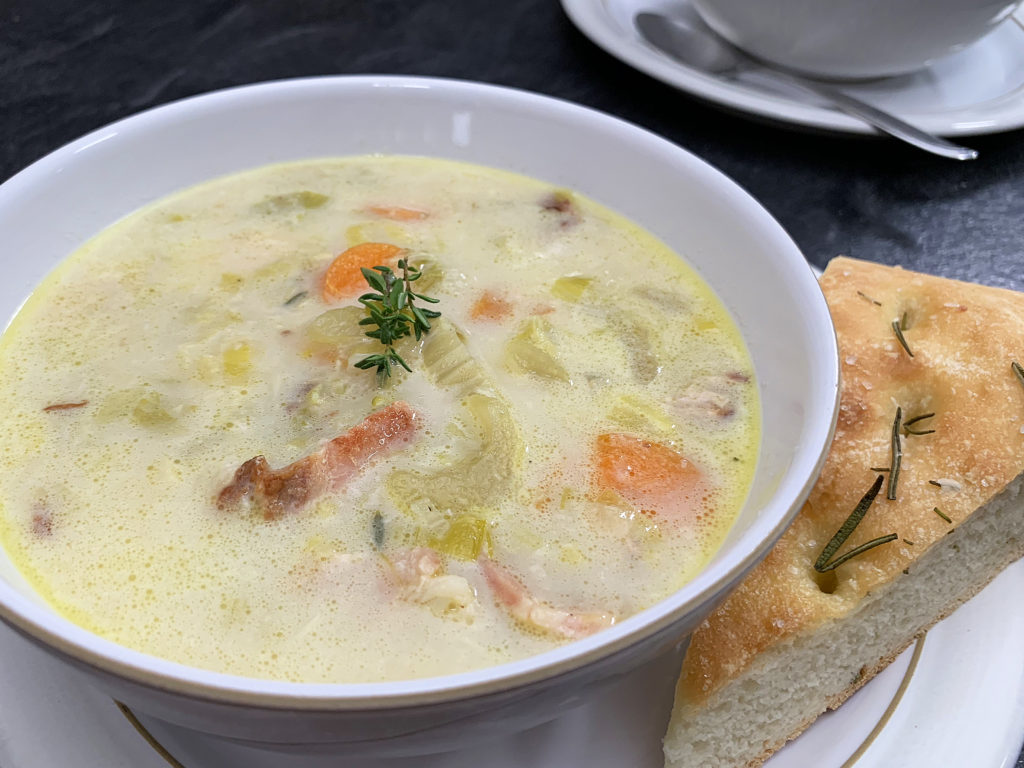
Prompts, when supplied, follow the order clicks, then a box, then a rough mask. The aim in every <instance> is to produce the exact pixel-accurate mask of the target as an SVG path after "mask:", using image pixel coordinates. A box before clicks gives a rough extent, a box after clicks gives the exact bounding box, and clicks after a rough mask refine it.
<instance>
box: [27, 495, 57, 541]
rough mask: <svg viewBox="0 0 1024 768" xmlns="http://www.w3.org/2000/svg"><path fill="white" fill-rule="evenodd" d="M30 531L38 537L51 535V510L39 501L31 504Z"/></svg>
mask: <svg viewBox="0 0 1024 768" xmlns="http://www.w3.org/2000/svg"><path fill="white" fill-rule="evenodd" d="M32 533H34V534H35V535H36V536H38V537H39V538H40V539H45V538H47V537H49V536H52V535H53V512H51V511H50V508H49V507H48V506H46V504H44V503H43V502H41V501H40V502H37V503H36V504H34V505H33V506H32Z"/></svg>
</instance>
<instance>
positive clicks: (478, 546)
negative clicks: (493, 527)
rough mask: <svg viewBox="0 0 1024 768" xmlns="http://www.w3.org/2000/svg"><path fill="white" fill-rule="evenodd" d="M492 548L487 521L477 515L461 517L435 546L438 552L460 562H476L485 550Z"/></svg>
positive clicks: (453, 522)
mask: <svg viewBox="0 0 1024 768" xmlns="http://www.w3.org/2000/svg"><path fill="white" fill-rule="evenodd" d="M485 547H487V548H488V549H489V548H490V534H489V532H488V530H487V521H486V520H484V519H483V518H482V517H477V516H475V515H461V516H459V517H457V518H455V520H453V521H452V524H451V526H449V528H448V530H447V531H446V532H445V534H444V536H442V537H441V538H440V539H439V540H438V541H437V542H436V544H435V548H436V549H437V551H438V552H441V553H443V554H446V555H450V556H452V557H454V558H456V559H458V560H476V559H477V558H478V557H480V553H481V552H483V551H484V548H485Z"/></svg>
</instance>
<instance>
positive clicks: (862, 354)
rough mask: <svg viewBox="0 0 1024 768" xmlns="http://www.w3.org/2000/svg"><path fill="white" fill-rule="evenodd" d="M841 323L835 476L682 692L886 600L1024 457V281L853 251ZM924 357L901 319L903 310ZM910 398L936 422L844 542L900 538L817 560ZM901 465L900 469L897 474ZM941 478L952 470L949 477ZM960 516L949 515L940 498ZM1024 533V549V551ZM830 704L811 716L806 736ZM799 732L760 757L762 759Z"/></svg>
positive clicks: (867, 481) (880, 458)
mask: <svg viewBox="0 0 1024 768" xmlns="http://www.w3.org/2000/svg"><path fill="white" fill-rule="evenodd" d="M821 287H822V290H823V291H824V293H825V297H826V299H827V301H828V304H829V307H830V310H831V312H832V317H833V320H834V322H835V326H836V334H837V337H838V341H839V354H840V363H841V373H842V388H841V397H840V412H839V421H838V426H837V430H836V436H835V440H834V442H833V445H832V447H831V449H830V452H829V455H828V458H827V460H826V462H825V465H824V468H823V471H822V474H821V477H820V478H819V480H818V482H817V484H816V485H815V487H814V489H813V490H812V492H811V494H810V497H809V498H808V501H807V503H806V504H805V505H804V507H803V508H802V509H801V511H800V513H799V515H798V516H797V518H796V520H795V521H794V523H793V525H792V526H791V528H790V529H789V530H788V531H787V532H786V533H785V534H784V535H783V536H782V538H781V539H780V540H779V542H778V544H777V545H776V546H775V547H774V548H773V549H772V551H771V552H770V553H769V555H768V556H767V558H765V560H764V561H763V562H762V563H761V564H760V565H759V566H758V567H757V568H755V569H754V571H753V572H752V573H751V574H750V575H749V576H748V577H747V578H746V579H745V580H744V581H743V582H742V583H741V585H740V586H739V587H738V588H737V589H736V590H735V591H734V592H733V593H732V594H731V595H730V596H729V597H728V598H727V599H726V601H725V602H724V603H723V604H722V605H721V606H720V607H719V608H718V609H717V610H716V611H715V612H714V613H713V614H712V615H711V616H710V617H709V618H708V619H707V620H706V621H705V622H704V623H703V624H702V625H701V626H700V627H699V628H698V629H697V631H696V632H695V633H694V635H693V638H692V640H691V644H690V647H689V651H688V653H687V656H686V659H685V660H684V663H683V670H682V675H681V677H680V680H679V686H678V690H677V706H679V705H680V702H683V701H685V702H686V706H687V707H693V706H698V707H699V706H701V703H702V702H704V701H706V700H707V699H708V697H711V696H713V695H714V694H715V693H716V692H718V691H720V690H721V689H722V688H723V687H724V686H726V685H727V684H728V683H730V682H731V681H733V680H735V679H736V678H738V677H740V676H743V675H744V674H745V673H747V672H748V671H749V670H750V668H751V665H752V664H753V663H754V662H755V661H756V659H757V658H758V655H759V654H761V653H763V652H765V651H766V650H768V649H770V648H773V647H775V646H777V645H778V644H780V643H783V642H785V641H788V640H791V639H798V638H800V637H801V636H805V635H809V634H811V633H816V632H819V631H830V630H829V629H827V628H826V629H824V630H823V627H824V625H825V624H826V623H828V622H840V621H842V620H844V619H846V618H849V617H851V616H852V615H853V614H854V613H855V612H856V611H857V610H858V608H859V607H861V606H862V605H864V604H865V601H867V600H869V599H873V596H874V597H877V598H881V597H883V593H884V592H886V591H888V590H889V588H891V587H892V585H894V584H896V583H897V582H898V581H899V580H900V579H901V578H903V576H904V574H905V572H907V571H908V570H909V569H912V568H913V567H914V564H915V562H917V561H918V560H919V559H920V558H921V557H922V556H923V555H924V554H925V553H926V552H928V550H929V549H930V548H932V547H933V546H934V545H935V544H936V543H937V542H940V541H942V540H943V539H944V538H945V537H946V536H947V535H948V534H950V533H951V532H952V531H953V530H955V529H956V528H957V527H958V526H959V525H960V524H962V523H963V522H964V521H966V520H967V519H968V518H969V517H970V516H971V515H972V513H974V512H975V510H977V509H979V508H982V507H984V506H985V505H986V504H987V503H988V502H989V501H990V500H991V499H992V498H993V497H994V496H995V495H996V494H998V493H999V492H1000V491H1001V490H1003V489H1004V488H1005V487H1006V486H1007V485H1008V484H1009V483H1011V482H1012V481H1013V480H1014V479H1015V478H1016V477H1017V476H1018V475H1020V474H1021V472H1022V470H1024V386H1022V383H1021V382H1020V381H1019V380H1018V379H1017V377H1016V376H1015V375H1014V373H1013V371H1012V369H1011V362H1012V361H1014V360H1022V361H1024V295H1022V294H1019V293H1015V292H1013V291H1008V290H1003V289H998V288H991V287H984V286H978V285H973V284H969V283H962V282H957V281H952V280H948V279H943V278H938V277H932V276H928V275H922V274H918V273H914V272H909V271H905V270H902V269H900V268H894V267H887V266H883V265H879V264H874V263H870V262H863V261H858V260H854V259H848V258H843V257H840V258H837V259H834V260H833V261H832V262H831V263H830V264H829V266H828V269H827V270H826V271H825V274H824V275H823V276H822V278H821ZM904 315H905V318H906V319H905V324H906V330H905V331H903V335H904V337H905V340H906V343H907V345H908V346H909V348H910V352H912V353H913V356H911V355H910V354H909V353H908V351H907V350H906V349H904V348H903V346H902V345H901V343H900V341H899V340H898V339H897V334H896V333H895V331H894V330H893V328H892V323H893V322H894V321H895V322H897V323H901V322H903V319H904ZM897 406H899V407H900V408H901V410H902V415H903V420H904V422H905V421H907V420H909V419H912V418H914V417H916V416H920V415H923V414H926V413H934V414H935V415H934V416H933V417H931V418H929V419H923V420H921V421H919V422H917V423H916V424H914V428H915V429H917V430H926V429H934V430H935V432H934V433H932V434H925V435H903V434H902V431H901V443H902V448H903V457H902V463H901V470H900V472H899V475H898V482H897V485H896V499H895V500H889V499H886V498H885V486H884V485H883V490H882V493H881V494H879V496H878V498H877V499H876V501H875V503H874V504H873V505H872V507H871V508H870V509H869V511H868V513H867V514H866V516H865V517H864V519H863V521H862V522H861V524H860V525H859V526H858V528H857V529H856V530H855V531H854V533H853V534H852V535H851V536H850V538H849V539H848V540H847V542H846V543H845V544H844V545H843V546H842V547H841V549H840V553H841V552H845V551H847V550H849V549H850V548H852V547H855V546H857V545H859V544H862V543H864V542H867V541H869V540H871V539H874V538H876V537H879V536H884V535H886V534H890V533H896V534H898V536H899V538H898V539H897V540H896V541H893V542H891V543H888V544H884V545H882V546H878V547H876V548H874V549H872V550H870V551H868V552H865V553H863V554H861V555H859V556H857V557H855V558H853V559H852V560H850V561H848V562H846V563H844V564H843V565H841V566H839V567H838V568H837V569H836V570H835V572H834V579H833V577H832V576H830V575H828V574H825V575H823V574H819V573H817V572H816V571H815V570H814V563H815V561H816V560H817V558H818V556H819V554H820V553H821V551H822V548H823V547H824V546H825V544H826V542H828V540H829V539H830V538H831V536H832V535H833V534H834V533H835V532H836V531H837V530H838V529H839V527H840V526H841V525H842V523H843V522H844V521H845V519H846V518H847V516H848V515H849V514H850V512H851V511H852V510H853V508H854V507H855V506H856V504H857V502H858V501H859V500H860V498H861V497H862V496H863V495H864V493H865V492H866V491H867V490H868V488H869V487H870V486H871V484H872V482H873V481H874V480H875V478H876V477H877V476H878V474H879V473H878V472H875V471H872V470H871V468H872V467H889V466H890V463H891V442H892V437H891V436H892V428H893V421H894V419H895V417H896V410H897ZM883 474H884V475H885V476H886V477H888V474H887V473H883ZM931 481H939V482H940V483H941V485H942V487H937V486H936V485H934V484H933V483H932V482H931ZM936 507H938V508H939V509H940V510H941V512H942V513H943V514H944V515H945V516H947V517H948V518H950V519H951V520H952V523H950V522H947V521H946V520H945V519H943V517H942V516H940V515H939V514H937V513H936V512H935V511H934V509H935V508H936ZM1022 547H1024V543H1021V544H1020V545H1019V546H1018V547H1017V550H1018V551H1016V552H1015V554H1011V555H1010V559H1009V560H1008V561H1007V562H1006V563H1004V564H1003V565H1004V566H1005V565H1008V564H1009V563H1010V562H1012V561H1013V559H1016V558H1017V557H1020V556H1021V554H1024V552H1022V551H1020V550H1021V548H1022ZM996 573H998V570H994V571H993V572H992V573H990V574H986V578H985V579H984V581H983V582H982V583H979V584H974V585H970V587H967V586H966V585H965V589H967V591H965V592H963V593H962V594H958V595H957V597H956V599H955V600H953V601H952V602H951V603H950V604H948V605H946V606H945V607H944V608H943V609H942V611H941V615H936V616H934V617H932V619H931V623H929V624H928V625H927V626H931V625H932V624H934V623H935V622H937V621H939V620H940V619H942V618H944V617H945V616H946V615H948V614H949V613H951V612H952V611H953V610H955V608H956V607H958V606H959V605H960V604H961V603H962V602H964V601H965V600H966V599H968V598H969V597H971V596H972V595H973V594H974V593H976V592H977V591H978V590H980V589H981V587H982V586H984V584H985V583H987V582H988V581H990V580H991V579H992V578H994V576H995V575H996ZM927 626H922V627H914V628H909V627H908V628H907V629H908V630H910V631H911V632H912V634H908V635H907V636H906V640H905V642H902V644H899V647H893V648H891V651H890V652H889V653H887V654H886V655H885V657H884V658H882V659H879V660H878V661H877V663H875V664H873V665H871V666H870V668H867V669H864V670H862V674H861V675H859V676H858V678H857V680H855V681H853V682H852V683H851V685H849V686H848V687H847V688H846V689H844V690H842V691H841V692H840V693H839V694H837V695H834V696H831V698H830V699H829V700H828V701H827V702H823V704H824V706H823V708H822V712H823V711H825V708H831V709H834V708H835V707H838V706H839V705H840V704H842V702H843V701H845V700H846V699H847V698H848V697H849V696H850V695H852V694H853V693H854V692H855V691H856V690H857V689H858V688H860V686H862V685H863V684H864V683H866V682H867V681H868V680H870V679H871V678H872V677H874V675H875V674H877V673H878V672H879V671H881V670H882V669H884V668H885V667H886V666H887V665H888V664H889V663H890V662H891V661H892V660H893V659H894V658H896V656H898V655H899V654H900V653H901V652H902V651H903V650H904V649H905V648H906V647H907V646H908V645H909V644H910V643H911V642H912V641H913V637H914V636H915V635H916V634H919V633H920V632H921V631H923V630H924V629H927ZM813 720H814V718H813V717H812V718H810V719H809V720H807V721H806V722H804V723H802V724H801V725H800V727H799V728H798V729H796V731H795V732H793V733H791V734H789V735H788V738H792V737H794V736H796V735H798V734H799V733H800V732H802V731H803V730H804V729H805V728H806V727H807V726H808V725H810V723H811V722H813ZM785 741H786V739H783V740H781V741H779V742H778V743H776V744H773V745H770V746H766V748H765V751H764V753H763V754H762V755H761V756H760V757H758V758H757V759H755V760H753V761H751V762H750V763H748V768H754V767H755V766H758V765H761V764H762V763H763V762H764V761H765V760H766V759H767V758H768V757H769V756H770V755H771V754H772V753H773V752H774V751H776V750H777V749H778V748H779V747H781V746H782V745H783V744H784V743H785Z"/></svg>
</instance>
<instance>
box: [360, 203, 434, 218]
mask: <svg viewBox="0 0 1024 768" xmlns="http://www.w3.org/2000/svg"><path fill="white" fill-rule="evenodd" d="M366 212H367V213H372V214H373V215H374V216H380V217H381V218H382V219H391V220H392V221H421V220H423V219H425V218H427V217H428V216H430V214H429V213H427V212H426V211H419V210H417V209H415V208H402V207H401V206H397V205H370V206H367V208H366Z"/></svg>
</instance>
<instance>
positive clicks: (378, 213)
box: [0, 157, 760, 682]
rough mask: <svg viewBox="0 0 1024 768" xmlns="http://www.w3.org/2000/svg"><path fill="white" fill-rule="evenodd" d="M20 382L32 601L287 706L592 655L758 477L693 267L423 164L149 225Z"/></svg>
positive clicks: (109, 236) (741, 365) (5, 506)
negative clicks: (520, 662) (325, 693)
mask: <svg viewBox="0 0 1024 768" xmlns="http://www.w3.org/2000/svg"><path fill="white" fill-rule="evenodd" d="M402 265H404V269H403V266H402ZM378 266H379V267H386V268H387V270H390V272H388V271H387V270H374V269H373V268H374V267H378ZM361 268H366V269H367V270H368V271H369V273H370V278H369V279H368V278H367V276H366V275H365V274H363V272H362V271H361ZM406 278H415V279H410V280H408V281H407V280H406ZM374 286H376V287H374ZM381 289H383V291H384V293H381ZM407 290H411V291H412V292H413V294H419V295H420V296H425V297H427V298H419V297H417V296H413V297H412V304H411V306H412V307H416V313H418V314H414V313H413V310H411V309H410V305H409V304H408V303H403V302H402V301H400V299H399V295H398V294H399V293H401V292H405V293H404V295H405V296H408V295H409V294H408V293H407ZM368 294H369V295H368ZM374 294H376V295H377V298H374ZM385 294H386V295H385ZM360 297H362V303H361V301H360ZM428 299H436V303H432V302H430V301H428ZM392 300H393V302H392V304H390V305H389V304H388V302H389V301H392ZM367 305H372V306H373V310H372V311H371V310H370V309H369V308H368V307H367ZM424 310H426V312H424ZM436 313H440V315H439V316H437V315H436ZM396 315H402V316H403V317H404V319H401V318H398V319H396V317H395V316H396ZM361 322H362V324H360V323H361ZM416 326H419V329H418V330H419V331H420V333H419V338H418V339H417V338H416V336H417V334H416V333H415V332H414V331H416V330H417V329H416ZM427 326H429V331H428V330H427ZM385 327H386V328H390V329H392V330H394V329H395V328H398V329H406V330H409V331H410V333H409V334H408V335H406V336H404V337H402V338H398V339H397V340H395V341H394V343H393V344H391V345H390V346H389V347H386V346H385V345H384V344H382V342H381V340H380V339H378V338H372V337H369V336H367V335H366V333H367V332H371V333H373V332H375V331H380V330H381V329H382V328H385ZM385 340H386V339H385ZM389 350H390V352H391V353H393V354H394V355H395V356H397V357H400V358H401V361H399V360H398V359H397V357H387V355H388V354H389ZM374 355H376V356H377V357H376V358H374V357H373V356H374ZM381 356H385V357H386V360H387V365H388V366H390V375H388V371H387V370H381V371H380V372H378V368H384V363H383V362H382V361H381ZM375 360H376V362H375ZM402 363H404V365H405V366H407V367H408V368H409V369H411V371H406V370H405V368H404V367H403V365H402ZM378 364H379V365H378ZM360 366H362V367H360ZM0 370H2V371H3V376H2V377H0V420H2V422H3V429H2V432H0V435H2V437H0V470H2V471H0V505H2V516H0V520H2V523H0V524H2V536H3V543H4V545H5V547H6V549H7V551H8V552H9V553H10V555H11V557H12V558H13V560H14V562H15V563H16V564H17V565H18V566H19V568H20V569H21V570H22V572H23V573H24V574H25V576H26V577H27V578H28V579H29V581H30V582H31V584H32V585H33V586H34V587H35V589H37V590H38V592H39V593H40V594H41V595H42V596H44V598H45V599H46V600H47V601H49V603H50V604H52V605H53V606H54V608H55V609H56V610H57V611H59V612H60V613H62V614H63V615H65V616H66V617H68V618H69V619H71V620H73V621H75V622H77V623H79V624H80V625H82V626H84V627H86V628H88V629H89V630H92V631H94V632H96V633H97V634H99V635H102V636H103V637H106V638H109V639H111V640H113V641H116V642H118V643H121V644H123V645H126V646H128V647H130V648H135V649H138V650H141V651H145V652H147V653H151V654H155V655H158V656H162V657H165V658H168V659H172V660H175V661H179V662H182V663H185V664H189V665H194V666H198V667H203V668H207V669H212V670H217V671H221V672H227V673H234V674H241V675H248V676H256V677H267V678H275V679H281V680H294V681H310V682H313V681H330V682H363V681H382V680H395V679H403V678H412V677H424V676H432V675H442V674H448V673H454V672H460V671H466V670H470V669H474V668H479V667H484V666H488V665H493V664H498V663H502V662H506V661H510V660H514V659H519V658H523V657H525V656H528V655H531V654H536V653H539V652H542V651H545V650H548V649H551V648H554V647H556V646H558V645H559V644H563V643H566V642H569V641H572V640H573V639H576V638H579V637H583V636H586V635H589V634H592V633H594V632H600V631H602V630H603V629H604V628H606V627H608V626H611V625H612V624H614V623H615V622H618V621H621V620H623V619H624V618H626V617H628V616H630V615H631V614H633V613H635V612H637V611H639V610H641V609H643V608H645V607H648V606H651V605H652V604H654V603H656V602H657V601H659V600H661V599H662V598H665V597H666V596H668V595H669V594H671V593H672V592H673V591H675V590H677V589H678V588H679V587H680V586H682V585H683V584H685V583H686V582H687V581H688V580H689V579H691V578H692V577H693V576H694V574H695V573H696V572H697V571H699V570H700V569H701V567H702V566H703V565H704V564H705V563H706V562H707V560H708V559H709V557H710V556H711V555H712V554H713V553H714V551H715V549H716V548H717V547H718V546H719V544H720V543H721V541H722V539H723V538H724V535H725V533H726V532H727V530H728V528H729V526H730V525H731V524H732V522H733V520H734V518H735V515H736V513H737V512H738V510H739V507H740V506H741V504H742V502H743V500H744V497H745V495H746V492H747V489H748V487H749V484H750V480H751V477H752V475H753V470H754V463H755V458H756V453H757V448H758V428H759V422H760V417H759V413H758V403H757V394H756V386H755V384H754V382H753V371H752V370H751V365H750V360H749V357H748V356H747V353H746V351H745V348H744V346H743V342H742V340H741V339H740V336H739V334H738V332H737V330H736V328H735V327H734V325H733V323H732V321H731V320H730V318H729V315H728V313H727V312H726V311H725V309H724V308H723V307H722V306H721V304H720V303H719V302H718V300H717V299H716V297H715V296H714V294H713V293H712V292H711V291H710V290H709V289H708V288H707V286H705V285H704V284H703V283H702V282H701V281H700V279H699V278H698V277H697V276H696V275H695V274H694V273H693V272H692V271H691V270H690V269H689V268H688V267H687V266H686V265H685V264H684V262H683V261H682V260H681V259H680V258H679V257H678V256H676V255H675V254H674V253H672V252H671V251H670V250H668V249H667V248H666V247H665V246H664V245H663V244H662V243H660V242H659V241H657V240H656V239H655V238H654V237H652V236H651V235H649V234H648V233H646V232H644V231H642V230H641V229H639V228H638V227H636V226H634V225H633V224H631V223H629V222H628V221H626V220H624V219H623V218H621V217H619V216H618V215H616V214H614V213H612V212H610V211H608V210H606V209H604V208H602V207H600V206H598V205H596V204H595V203H593V202H591V201H588V200H586V199H584V198H582V197H580V196H578V195H575V194H573V193H571V192H569V191H565V190H558V189H553V188H551V187H550V186H549V185H545V184H543V183H541V182H538V181H535V180H531V179H528V178H524V177H520V176H516V175H512V174H509V173H505V172H500V171H496V170H491V169H487V168H481V167H477V166H472V165H464V164H459V163H453V162H445V161H438V160H427V159H419V158H401V157H360V158H346V159H331V160H318V161H315V162H314V161H308V162H299V163H291V164H285V165H276V166H271V167H266V168H260V169H257V170H254V171H251V172H246V173H242V174H238V175H235V176H231V177H228V178H223V179H218V180H216V181H212V182H209V183H207V184H204V185H202V186H199V187H196V188H194V189H190V190H187V191H185V192H182V193H180V194H177V195H174V196H172V197H169V198H166V199H164V200H161V201H160V202H158V203H156V204H154V205H151V206H149V207H147V208H145V209H144V210H142V211H140V212H137V213H135V214H133V215H131V216H129V217H128V218H126V219H125V220H123V221H121V222H119V223H118V224H116V225H114V226H113V227H111V228H110V229H108V230H107V231H105V232H103V233H102V234H100V235H99V236H97V237H96V238H94V239H93V240H92V241H90V242H89V243H88V244H86V245H85V246H84V247H82V248H81V249H80V250H79V251H78V252H77V253H75V254H74V255H73V256H72V257H71V258H69V259H68V260H67V261H66V262H65V263H64V264H63V265H62V266H61V267H60V268H59V269H57V270H56V271H55V272H54V273H53V274H52V275H50V276H49V277H48V278H47V279H46V280H45V281H44V282H43V284H42V285H41V286H40V288H39V289H38V290H37V291H36V292H35V293H34V294H33V296H32V297H31V298H30V299H29V301H28V302H27V303H26V305H25V307H24V308H23V309H22V311H21V312H20V313H19V314H18V316H17V317H16V318H15V319H14V321H13V322H12V324H11V326H10V327H9V329H8V330H7V332H6V334H5V335H4V336H3V338H2V340H0Z"/></svg>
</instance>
